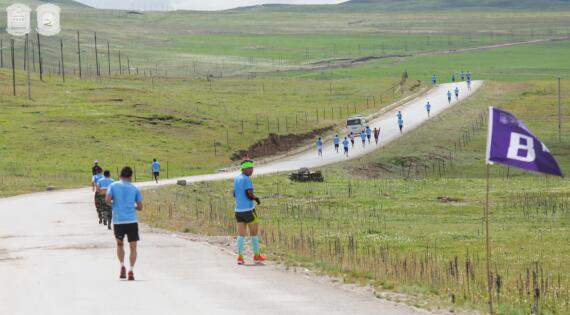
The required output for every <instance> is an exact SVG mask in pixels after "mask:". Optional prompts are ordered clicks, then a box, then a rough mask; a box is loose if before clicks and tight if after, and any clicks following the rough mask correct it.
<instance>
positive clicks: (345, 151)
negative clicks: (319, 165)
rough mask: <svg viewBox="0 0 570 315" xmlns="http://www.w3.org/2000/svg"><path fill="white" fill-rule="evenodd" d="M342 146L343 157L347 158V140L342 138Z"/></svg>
mask: <svg viewBox="0 0 570 315" xmlns="http://www.w3.org/2000/svg"><path fill="white" fill-rule="evenodd" d="M342 146H343V148H344V155H345V156H346V157H348V139H347V138H346V137H344V141H342Z"/></svg>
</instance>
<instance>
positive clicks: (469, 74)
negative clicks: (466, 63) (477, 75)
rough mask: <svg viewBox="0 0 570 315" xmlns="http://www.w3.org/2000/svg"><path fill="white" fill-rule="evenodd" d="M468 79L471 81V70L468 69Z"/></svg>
mask: <svg viewBox="0 0 570 315" xmlns="http://www.w3.org/2000/svg"><path fill="white" fill-rule="evenodd" d="M466 76H467V80H469V81H471V71H469V70H467V74H466Z"/></svg>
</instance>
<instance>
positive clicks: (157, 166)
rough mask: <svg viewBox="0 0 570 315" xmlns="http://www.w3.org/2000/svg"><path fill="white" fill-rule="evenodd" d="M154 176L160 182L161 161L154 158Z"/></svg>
mask: <svg viewBox="0 0 570 315" xmlns="http://www.w3.org/2000/svg"><path fill="white" fill-rule="evenodd" d="M152 176H154V180H155V181H156V183H157V184H158V178H159V177H160V163H158V161H157V160H156V159H152Z"/></svg>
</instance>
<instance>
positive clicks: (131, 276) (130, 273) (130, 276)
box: [129, 271, 135, 281]
mask: <svg viewBox="0 0 570 315" xmlns="http://www.w3.org/2000/svg"><path fill="white" fill-rule="evenodd" d="M134 280H135V274H134V273H133V272H132V271H129V281H134Z"/></svg>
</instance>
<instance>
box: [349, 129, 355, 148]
mask: <svg viewBox="0 0 570 315" xmlns="http://www.w3.org/2000/svg"><path fill="white" fill-rule="evenodd" d="M348 137H349V138H350V143H352V147H353V148H354V133H353V132H350V134H349V135H348Z"/></svg>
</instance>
